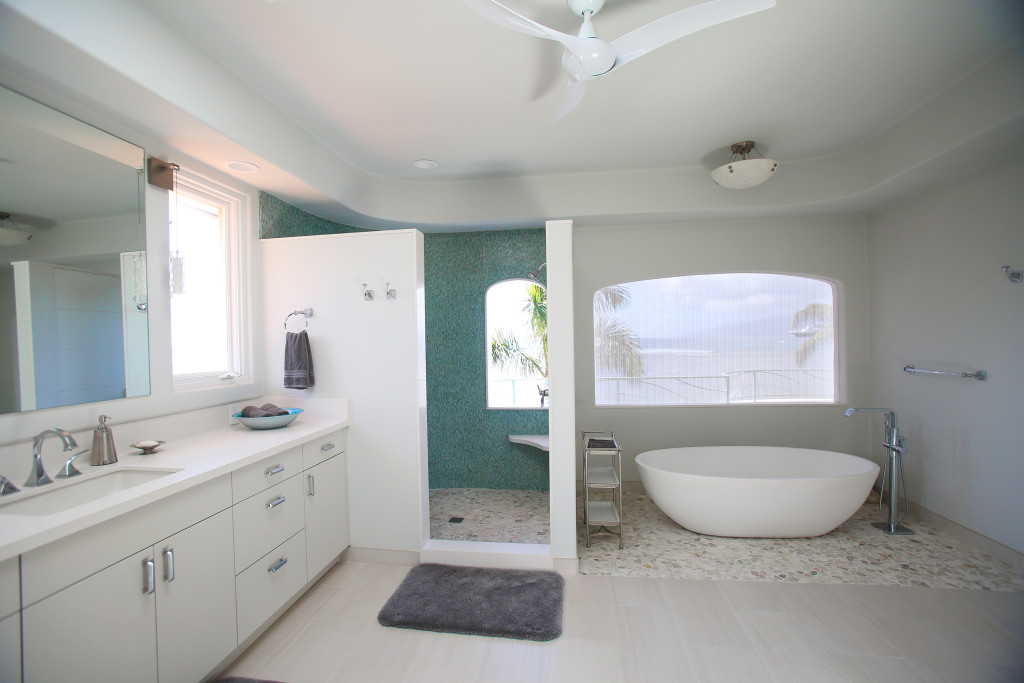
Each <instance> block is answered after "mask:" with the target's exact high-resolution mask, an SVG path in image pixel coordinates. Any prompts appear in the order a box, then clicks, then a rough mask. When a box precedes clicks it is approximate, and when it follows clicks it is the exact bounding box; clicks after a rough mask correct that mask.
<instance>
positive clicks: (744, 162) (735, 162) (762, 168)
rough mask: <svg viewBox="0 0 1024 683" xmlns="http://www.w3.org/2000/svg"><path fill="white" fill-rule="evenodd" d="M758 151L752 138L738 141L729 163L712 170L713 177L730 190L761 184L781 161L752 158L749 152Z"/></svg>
mask: <svg viewBox="0 0 1024 683" xmlns="http://www.w3.org/2000/svg"><path fill="white" fill-rule="evenodd" d="M751 152H757V153H758V154H761V153H760V152H758V151H757V149H755V148H754V143H753V141H752V140H747V141H745V142H737V143H736V144H734V145H733V146H732V157H731V158H730V159H729V163H727V164H724V165H722V166H719V167H718V168H716V169H715V170H714V171H712V172H711V178H712V179H713V180H714V181H715V183H716V184H718V185H719V186H721V187H724V188H727V189H730V190H743V189H746V188H748V187H754V186H755V185H760V184H761V183H763V182H764V181H766V180H768V179H769V178H771V177H772V174H773V173H775V169H776V168H778V167H779V162H777V161H775V160H774V159H765V158H764V157H763V156H762V157H761V158H760V159H751V158H749V154H750V153H751Z"/></svg>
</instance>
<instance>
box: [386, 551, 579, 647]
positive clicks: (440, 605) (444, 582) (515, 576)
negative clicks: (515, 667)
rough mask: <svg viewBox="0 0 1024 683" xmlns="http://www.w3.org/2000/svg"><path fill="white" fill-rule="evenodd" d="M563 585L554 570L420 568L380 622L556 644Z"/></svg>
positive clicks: (390, 602) (411, 573)
mask: <svg viewBox="0 0 1024 683" xmlns="http://www.w3.org/2000/svg"><path fill="white" fill-rule="evenodd" d="M564 583H565V582H564V581H563V580H562V577H561V576H559V575H558V574H557V573H555V572H551V571H534V570H528V569H489V568H483V567H457V566H453V565H447V564H421V565H418V566H416V567H413V568H412V569H411V570H410V571H409V574H408V575H407V576H406V577H405V579H404V580H403V581H402V583H401V585H399V586H398V590H396V591H395V593H394V595H392V596H391V598H390V599H389V600H388V601H387V604H385V605H384V608H383V609H381V611H380V614H378V615H377V621H379V622H380V623H381V624H383V625H384V626H398V627H400V628H415V629H420V630H422V631H439V632H442V633H463V634H468V635H475V636H500V637H503V638H517V639H519V640H554V639H555V638H557V637H558V636H559V635H561V633H562V587H563V585H564Z"/></svg>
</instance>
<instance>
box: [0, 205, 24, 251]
mask: <svg viewBox="0 0 1024 683" xmlns="http://www.w3.org/2000/svg"><path fill="white" fill-rule="evenodd" d="M30 239H32V234H31V233H30V232H29V231H28V230H25V229H24V228H22V227H21V226H20V225H18V224H17V223H15V222H14V220H13V219H12V218H11V214H9V213H7V212H6V211H0V247H16V246H18V245H19V244H25V242H28V241H29V240H30Z"/></svg>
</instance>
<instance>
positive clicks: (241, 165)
mask: <svg viewBox="0 0 1024 683" xmlns="http://www.w3.org/2000/svg"><path fill="white" fill-rule="evenodd" d="M224 166H225V167H226V168H229V169H231V170H232V171H235V172H236V173H256V172H257V171H259V170H260V167H259V166H257V165H256V164H252V163H249V162H248V161H226V162H224Z"/></svg>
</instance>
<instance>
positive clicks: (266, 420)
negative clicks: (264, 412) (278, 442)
mask: <svg viewBox="0 0 1024 683" xmlns="http://www.w3.org/2000/svg"><path fill="white" fill-rule="evenodd" d="M281 410H287V411H288V414H287V415H271V416H270V417H242V413H235V414H234V415H232V416H231V417H233V418H235V419H236V420H238V422H239V424H242V425H244V426H246V427H248V428H249V429H278V428H279V427H284V426H285V425H290V424H291V423H292V422H294V421H295V418H297V417H298V416H299V413H301V412H302V408H281Z"/></svg>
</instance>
